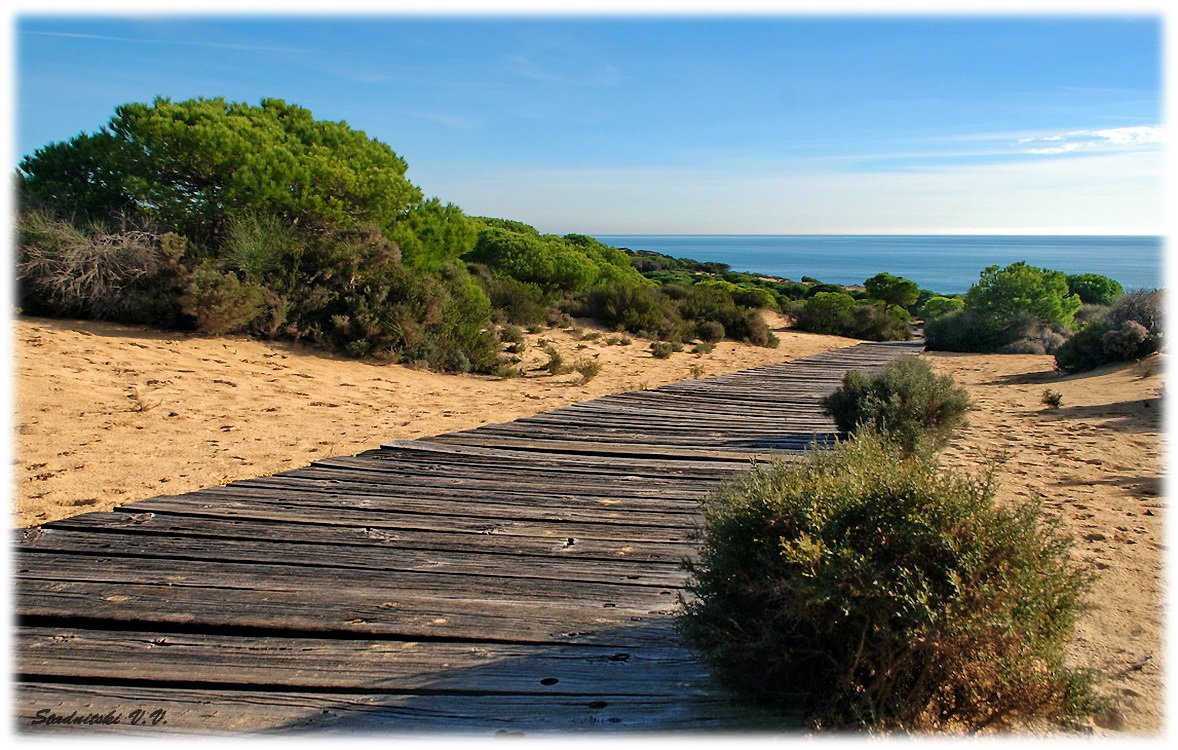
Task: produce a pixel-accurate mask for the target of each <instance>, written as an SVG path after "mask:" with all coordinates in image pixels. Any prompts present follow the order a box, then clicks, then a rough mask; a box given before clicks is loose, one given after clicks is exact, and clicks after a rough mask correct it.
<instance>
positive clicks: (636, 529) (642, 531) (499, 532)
mask: <svg viewBox="0 0 1178 750" xmlns="http://www.w3.org/2000/svg"><path fill="white" fill-rule="evenodd" d="M210 497H211V496H210ZM142 513H155V514H157V515H171V516H177V517H181V518H208V519H213V520H220V519H227V520H243V521H250V520H253V521H275V522H281V523H283V524H284V525H286V526H289V527H292V528H293V527H298V526H300V525H306V524H311V525H323V526H342V527H347V528H364V529H369V528H370V529H374V530H376V531H387V532H389V533H393V534H395V533H398V532H400V531H410V532H412V531H423V532H427V533H428V532H445V533H454V534H474V535H479V536H491V537H501V536H502V537H528V538H539V539H546V540H550V539H568V537H570V536H571V537H573V538H574V539H578V540H580V539H592V540H598V541H600V540H609V541H614V542H617V543H619V544H621V543H627V542H653V543H656V544H659V543H666V544H683V543H685V542H686V543H690V534H689V532H687V531H685V530H684V529H683V528H682V527H669V526H635V525H632V524H610V523H601V522H599V521H596V522H592V523H578V522H575V521H572V522H564V521H528V520H521V519H502V518H492V517H489V516H479V515H475V514H466V515H446V516H439V515H434V514H421V513H397V512H394V511H386V512H382V513H372V512H369V511H366V510H350V509H348V508H341V507H339V506H333V505H327V506H321V507H316V506H312V505H303V506H300V507H298V508H295V509H292V508H288V507H286V506H285V505H284V504H283V503H282V502H280V501H279V502H268V501H265V500H258V501H253V500H251V499H249V498H246V497H244V496H241V495H238V496H235V497H234V499H232V500H227V499H225V500H219V501H217V502H199V503H197V502H194V501H193V498H191V497H189V496H174V497H156V498H151V499H150V500H142V501H139V502H136V503H132V504H130V505H126V506H123V507H122V508H118V509H116V515H119V516H131V515H140V514H142ZM115 522H117V521H112V523H115Z"/></svg>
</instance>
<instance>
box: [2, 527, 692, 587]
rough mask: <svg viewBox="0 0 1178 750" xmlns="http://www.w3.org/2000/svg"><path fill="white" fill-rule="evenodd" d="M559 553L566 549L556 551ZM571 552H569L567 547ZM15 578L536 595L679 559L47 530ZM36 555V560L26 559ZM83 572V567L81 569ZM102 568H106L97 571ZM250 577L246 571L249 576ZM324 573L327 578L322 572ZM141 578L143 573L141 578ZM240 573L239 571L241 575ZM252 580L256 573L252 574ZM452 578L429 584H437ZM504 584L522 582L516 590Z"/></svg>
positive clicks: (676, 574)
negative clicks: (119, 567)
mask: <svg viewBox="0 0 1178 750" xmlns="http://www.w3.org/2000/svg"><path fill="white" fill-rule="evenodd" d="M560 544H561V545H563V544H565V543H560ZM573 546H576V543H575V542H574V544H573ZM19 549H20V550H21V551H22V552H25V555H22V556H21V560H20V563H21V564H20V565H19V566H18V572H20V571H22V570H25V569H32V568H33V566H34V562H33V558H34V557H35V556H40V555H49V553H54V555H75V556H81V557H101V558H102V559H104V560H110V558H113V557H121V558H130V559H128V560H127V563H126V565H128V566H130V571H128V572H127V575H132V573H134V572H139V571H137V569H135V563H134V560H144V562H140V563H138V565H139V566H141V568H144V569H146V570H150V571H152V572H157V571H164V570H170V569H171V568H179V569H188V570H191V569H192V565H193V564H194V563H201V564H205V563H214V564H216V565H213V566H212V569H213V570H217V568H218V566H220V568H223V569H226V570H229V569H231V568H233V566H234V565H237V564H244V565H259V566H269V568H282V566H291V568H294V569H297V570H298V569H302V570H304V571H305V573H306V575H309V576H310V575H312V573H317V572H319V570H320V569H322V570H323V571H324V575H330V576H335V577H338V578H349V579H358V580H363V579H366V578H371V577H373V576H396V578H397V580H398V582H402V585H409V584H410V583H417V584H418V585H422V586H426V585H435V586H446V588H452V586H459V590H461V584H463V583H464V582H465V578H471V579H475V578H483V577H485V578H489V579H490V580H491V582H492V583H490V584H487V583H482V584H481V585H490V586H491V588H494V586H495V585H502V586H503V588H504V589H515V588H519V586H523V588H528V586H536V588H540V589H543V588H544V585H545V584H547V583H550V582H560V583H562V584H569V585H571V584H575V583H576V584H582V583H583V584H616V585H646V586H667V585H677V584H679V582H681V580H682V572H681V570H680V563H681V562H682V560H681V559H671V558H668V559H662V560H650V559H637V560H629V559H627V558H626V555H627V553H628V552H629V551H630V550H628V549H624V547H623V549H622V550H620V551H618V552H620V553H617V555H615V556H614V557H613V558H583V557H582V558H569V557H563V558H562V557H560V556H558V555H551V556H547V557H544V556H538V555H530V556H525V555H518V556H504V555H495V553H488V552H476V551H466V552H463V551H455V550H409V549H404V547H399V546H393V545H384V546H380V545H332V544H298V543H296V544H287V543H282V542H269V540H258V539H249V540H239V539H218V538H205V537H179V536H159V535H146V533H133V532H106V533H94V532H79V531H72V530H67V529H46V530H44V532H42V533H41V535H40V536H39V537H37V539H35V540H31V542H25V543H21V545H20V547H19ZM29 553H35V555H29ZM82 564H86V563H82ZM104 564H105V565H107V566H110V565H112V563H111V562H106V563H104ZM251 571H252V569H251ZM329 571H330V572H329ZM145 572H146V571H145ZM243 572H244V571H243ZM253 575H257V573H253ZM443 576H445V577H455V576H457V577H458V578H457V580H449V579H446V580H443V582H439V583H432V584H431V583H430V582H434V580H437V579H438V578H439V577H443ZM504 578H510V579H512V580H514V579H522V583H519V584H518V585H509V582H503V580H501V579H504Z"/></svg>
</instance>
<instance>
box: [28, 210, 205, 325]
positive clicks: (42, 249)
mask: <svg viewBox="0 0 1178 750" xmlns="http://www.w3.org/2000/svg"><path fill="white" fill-rule="evenodd" d="M184 249H185V243H184V240H183V239H182V238H180V237H178V236H177V235H174V234H163V235H158V234H153V233H150V232H146V231H141V230H137V229H130V230H125V231H121V232H110V231H106V230H104V229H103V228H101V227H98V226H93V227H88V228H85V229H82V228H78V227H76V226H74V225H72V224H70V223H69V222H66V221H61V220H58V219H54V218H51V217H49V216H47V215H45V214H42V213H40V212H37V211H32V212H28V213H25V214H23V215H21V216H20V217H19V219H18V222H17V269H16V276H17V284H18V290H19V291H18V294H19V300H20V307H21V309H22V310H24V312H25V313H28V314H31V315H49V316H55V315H66V316H71V317H80V318H98V319H103V320H117V321H120V322H124V323H153V324H156V325H163V326H168V325H176V324H177V323H178V321H179V319H180V318H181V311H180V306H179V304H178V300H177V297H178V295H179V294H180V291H181V290H182V289H183V287H184V274H185V273H186V270H185V269H184V267H183V266H181V265H180V264H179V260H180V257H181V255H183V253H184Z"/></svg>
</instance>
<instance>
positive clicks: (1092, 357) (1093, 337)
mask: <svg viewBox="0 0 1178 750" xmlns="http://www.w3.org/2000/svg"><path fill="white" fill-rule="evenodd" d="M1111 330H1113V329H1112V325H1111V324H1110V323H1109V320H1108V316H1107V315H1106V316H1105V317H1103V318H1099V319H1097V320H1094V321H1092V322H1091V323H1089V324H1088V325H1086V326H1084V327H1083V328H1081V329H1080V330H1079V331H1076V332H1075V333H1074V334H1072V335H1071V337H1070V338H1068V340H1067V341H1065V342H1064V343H1063V344H1061V345H1060V346H1059V348H1058V349H1056V350H1055V366H1056V367H1058V368H1059V369H1061V370H1063V371H1065V372H1080V371H1083V370H1092V369H1095V368H1097V367H1100V366H1101V365H1103V364H1105V363H1106V362H1108V358H1107V356H1106V355H1105V353H1104V335H1105V334H1106V333H1108V332H1109V331H1111Z"/></svg>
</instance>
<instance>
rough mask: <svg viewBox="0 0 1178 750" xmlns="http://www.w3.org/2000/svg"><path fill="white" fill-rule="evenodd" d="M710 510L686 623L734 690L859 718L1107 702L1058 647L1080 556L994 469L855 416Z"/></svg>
mask: <svg viewBox="0 0 1178 750" xmlns="http://www.w3.org/2000/svg"><path fill="white" fill-rule="evenodd" d="M705 518H706V520H705V524H706V534H705V535H704V537H703V544H702V549H701V552H700V555H699V558H698V560H697V561H696V562H693V563H690V564H689V566H688V570H689V573H690V576H691V578H690V583H689V586H688V590H689V592H690V594H691V597H692V598H691V599H690V600H688V601H686V602H685V604H684V614H683V616H682V617H681V619H680V625H681V630H682V632H683V633H684V635H685V637H686V639H687V640H688V642H689V643H690V644H691V645H692V646H693V647H694V648H695V649H697V650H698V651H699V652H700V653H701V654H702V655H703V656H704V657H705V658H706V659H707V660H708V661H709V663H710V664H711V665H712V666H713V668H714V670H715V672H716V674H717V676H718V677H719V678H720V679H721V680H722V681H723V682H724V683H725V684H727V685H729V686H731V687H732V689H733V690H735V691H736V692H737V693H738V694H740V695H742V696H744V697H745V698H748V699H750V700H754V701H757V702H759V703H762V704H765V705H767V706H769V707H771V708H772V707H776V708H778V709H781V710H782V711H784V712H787V713H792V712H793V711H795V710H796V709H797V707H798V706H799V705H801V706H802V707H804V711H805V713H806V716H807V718H808V721H809V723H810V725H811V726H813V727H816V728H823V729H866V730H871V731H892V730H899V731H975V730H980V729H985V728H997V729H1000V728H1003V727H1009V726H1011V725H1013V724H1017V723H1018V722H1019V721H1026V720H1048V721H1052V722H1057V723H1059V724H1061V725H1065V726H1066V725H1070V724H1074V723H1076V722H1079V721H1081V720H1082V719H1083V718H1084V717H1086V716H1088V715H1090V714H1092V713H1094V712H1096V711H1097V710H1099V709H1100V708H1102V706H1103V702H1102V701H1101V700H1100V699H1099V698H1098V697H1096V694H1095V691H1094V682H1095V676H1094V675H1093V674H1092V673H1090V672H1086V671H1082V670H1075V669H1071V668H1069V667H1068V666H1067V665H1066V664H1065V655H1066V647H1067V644H1068V639H1069V636H1070V633H1071V630H1072V628H1073V626H1074V624H1075V621H1076V617H1077V615H1078V613H1079V612H1080V611H1081V608H1082V599H1083V596H1084V594H1085V592H1086V591H1087V590H1088V587H1089V584H1090V577H1089V573H1088V572H1087V571H1086V570H1085V569H1083V568H1082V567H1080V566H1078V565H1077V564H1076V563H1075V562H1073V560H1072V559H1071V557H1070V556H1069V549H1070V542H1069V541H1068V539H1066V538H1065V537H1064V536H1062V535H1061V534H1060V532H1059V531H1058V530H1057V529H1056V528H1054V527H1053V526H1051V525H1048V524H1045V523H1044V521H1043V520H1042V518H1041V516H1040V514H1039V512H1038V509H1037V507H1036V506H1034V505H1020V506H1015V507H1006V506H999V505H997V504H995V502H994V486H993V484H992V482H991V481H990V480H989V479H988V478H985V477H981V478H974V477H967V476H964V475H961V474H957V473H955V472H950V471H946V470H944V469H941V468H939V467H938V466H937V465H936V462H935V460H933V459H932V458H930V457H929V456H927V455H924V456H922V455H914V454H907V453H905V452H904V451H903V450H902V449H901V448H900V447H899V446H898V445H896V444H894V443H890V442H888V441H886V440H884V439H882V438H880V437H879V436H876V435H872V434H864V435H861V436H859V437H857V438H856V439H854V440H852V441H851V442H848V443H843V444H840V445H838V446H836V447H835V448H834V449H833V450H831V451H816V452H814V453H812V454H811V455H809V456H808V457H806V458H804V459H802V460H798V461H793V462H779V463H774V464H772V465H769V466H764V467H758V468H756V469H754V471H752V472H751V473H750V474H748V475H746V476H744V477H742V478H740V479H739V480H736V481H735V482H734V483H732V484H730V485H729V486H728V487H727V488H725V489H724V490H723V491H722V492H720V493H719V494H717V495H715V496H713V497H712V498H709V499H708V501H707V502H706V504H705Z"/></svg>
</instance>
